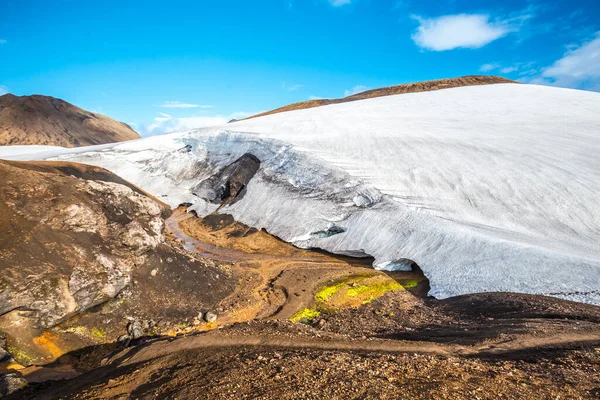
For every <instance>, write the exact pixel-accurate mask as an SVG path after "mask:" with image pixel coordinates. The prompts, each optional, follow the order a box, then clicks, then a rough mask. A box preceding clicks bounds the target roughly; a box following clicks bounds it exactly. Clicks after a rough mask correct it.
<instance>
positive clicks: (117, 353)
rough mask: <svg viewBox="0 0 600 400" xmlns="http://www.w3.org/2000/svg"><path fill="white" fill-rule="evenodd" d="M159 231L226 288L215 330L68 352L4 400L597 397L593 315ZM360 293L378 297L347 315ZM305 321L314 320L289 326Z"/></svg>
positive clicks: (204, 230)
mask: <svg viewBox="0 0 600 400" xmlns="http://www.w3.org/2000/svg"><path fill="white" fill-rule="evenodd" d="M167 222H168V223H167V226H168V229H169V230H170V231H171V233H172V235H173V237H172V240H174V241H177V242H180V243H181V244H183V245H184V246H185V247H186V248H187V249H188V250H189V251H190V252H191V253H193V254H194V255H195V256H201V257H202V258H203V259H205V260H207V262H208V261H211V262H214V263H219V262H220V263H224V264H226V265H229V267H230V268H231V274H232V276H234V277H235V279H237V281H238V284H237V285H236V288H235V289H234V292H233V293H232V294H231V295H229V296H227V297H225V298H224V299H223V300H222V301H221V303H220V307H221V309H222V314H221V316H220V318H219V320H218V323H217V324H215V325H213V326H208V327H207V326H205V325H201V326H198V327H188V328H185V329H182V330H181V331H180V332H179V333H189V334H190V335H186V336H180V337H177V338H174V337H171V338H167V337H158V338H146V339H142V340H140V341H138V342H136V343H134V344H133V346H131V347H126V348H123V347H120V346H118V345H115V344H106V345H99V346H94V347H90V348H87V349H82V350H80V351H77V352H73V353H70V354H68V355H65V356H62V357H61V358H59V359H58V360H57V362H56V363H54V364H51V365H48V366H46V367H44V368H41V369H40V368H37V369H29V370H24V371H22V373H23V375H25V376H26V377H27V379H28V381H29V382H30V385H29V387H28V388H26V389H25V390H24V391H21V392H19V393H17V394H15V396H17V397H15V398H32V399H33V398H35V399H54V398H77V399H96V398H106V399H122V398H148V399H150V398H180V399H188V398H190V399H201V398H211V399H215V398H265V399H280V398H283V399H296V398H311V399H312V398H324V399H329V398H331V399H347V398H356V399H364V398H371V399H376V398H389V399H398V398H419V399H421V398H422V399H430V398H436V399H437V398H450V399H463V398H479V399H496V398H511V399H555V398H559V397H560V398H568V399H594V398H598V396H600V308H599V307H595V306H590V305H585V304H580V303H573V302H569V301H564V300H558V299H554V298H549V297H544V296H531V295H520V294H510V293H487V294H475V295H467V296H460V297H456V298H452V299H447V300H442V301H438V300H435V299H432V298H428V297H427V296H426V293H427V289H428V288H427V282H426V280H424V279H423V276H422V274H421V273H420V272H419V271H415V272H408V273H389V274H384V273H381V272H377V271H373V270H372V269H369V268H368V264H369V262H370V261H371V260H354V259H347V258H344V257H336V256H334V255H330V254H325V253H318V252H313V251H309V250H302V249H297V248H295V247H293V246H290V245H289V244H286V243H283V242H281V241H279V240H278V239H277V238H274V237H272V236H270V235H268V234H267V233H266V232H264V231H257V230H254V229H250V228H248V227H246V226H243V225H241V224H239V223H237V222H235V221H234V220H233V219H232V218H231V217H229V216H227V215H212V216H209V217H207V218H205V219H198V218H195V217H194V216H193V215H192V214H185V213H184V212H183V210H181V209H180V210H175V211H174V213H173V215H172V217H171V218H170V219H169V220H168V221H167ZM219 260H221V261H219ZM357 282H358V283H357ZM389 282H397V283H398V285H396V286H391V287H392V288H393V290H389V291H385V293H384V291H381V293H379V292H377V291H378V290H380V289H381V287H388V286H389ZM386 285H388V286H386ZM363 289H370V290H374V291H375V292H377V293H378V294H377V295H375V296H374V297H373V298H372V299H371V298H369V299H367V300H364V298H363V301H362V303H359V304H356V303H353V302H352V301H353V300H355V299H356V297H353V296H355V295H356V293H360V292H361V291H362V290H363ZM352 290H354V292H352ZM386 290H387V289H386ZM324 293H327V296H325V295H324ZM319 299H321V300H319ZM323 299H325V300H323ZM346 300H349V301H346ZM303 309H304V310H307V309H317V310H319V311H320V315H318V316H317V317H315V318H314V319H312V320H305V323H293V322H290V321H289V318H290V317H292V316H293V315H294V314H295V313H297V312H298V311H299V310H303ZM242 321H247V322H242ZM215 327H218V328H220V329H213V330H210V329H211V328H215ZM206 330H209V331H208V332H202V331H206ZM73 374H81V375H79V376H77V377H76V378H72V377H73ZM57 378H65V379H67V380H65V381H61V382H60V383H55V382H53V381H49V380H48V379H57ZM38 382H39V383H38Z"/></svg>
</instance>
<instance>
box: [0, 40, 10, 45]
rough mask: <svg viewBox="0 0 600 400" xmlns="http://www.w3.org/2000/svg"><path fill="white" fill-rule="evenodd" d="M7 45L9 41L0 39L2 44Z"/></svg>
mask: <svg viewBox="0 0 600 400" xmlns="http://www.w3.org/2000/svg"><path fill="white" fill-rule="evenodd" d="M6 43H8V41H7V40H4V39H0V44H6Z"/></svg>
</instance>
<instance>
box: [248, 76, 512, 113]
mask: <svg viewBox="0 0 600 400" xmlns="http://www.w3.org/2000/svg"><path fill="white" fill-rule="evenodd" d="M495 83H516V82H515V81H511V80H510V79H506V78H502V77H501V76H485V75H471V76H463V77H460V78H450V79H436V80H432V81H424V82H415V83H407V84H404V85H396V86H388V87H384V88H379V89H371V90H366V91H364V92H360V93H357V94H353V95H351V96H347V97H344V98H341V99H317V100H308V101H302V102H299V103H293V104H288V105H287V106H283V107H280V108H276V109H275V110H271V111H266V112H264V113H260V114H256V115H253V116H251V117H248V118H245V119H250V118H257V117H263V116H265V115H270V114H277V113H280V112H285V111H292V110H303V109H305V108H313V107H320V106H326V105H328V104H339V103H347V102H349V101H356V100H364V99H371V98H374V97H382V96H392V95H395V94H404V93H418V92H429V91H431V90H440V89H449V88H453V87H461V86H473V85H492V84H495Z"/></svg>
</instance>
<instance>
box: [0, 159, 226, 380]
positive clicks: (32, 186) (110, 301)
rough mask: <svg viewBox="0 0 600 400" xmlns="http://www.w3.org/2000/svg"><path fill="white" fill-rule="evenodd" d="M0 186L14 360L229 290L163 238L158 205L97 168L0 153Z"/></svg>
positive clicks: (121, 330)
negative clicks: (23, 159) (11, 157)
mask: <svg viewBox="0 0 600 400" xmlns="http://www.w3.org/2000/svg"><path fill="white" fill-rule="evenodd" d="M0 187H2V190H1V191H0V337H4V336H6V339H7V347H6V348H7V350H8V351H9V352H10V353H11V354H12V355H13V357H14V358H15V359H16V361H18V362H19V363H21V364H23V365H29V364H40V363H44V362H48V361H52V360H54V359H55V358H56V357H58V356H59V355H61V354H64V353H65V352H68V351H71V350H73V349H78V348H81V347H85V346H89V345H92V344H95V343H98V342H101V343H104V342H106V341H115V340H116V339H117V337H118V336H120V335H123V334H125V333H126V329H125V328H126V326H127V324H128V322H130V321H132V320H139V321H140V323H142V322H143V321H147V323H146V324H145V328H144V330H146V331H148V330H149V329H151V330H153V331H154V330H156V329H158V328H156V327H154V323H150V321H154V322H156V323H157V322H159V321H163V322H164V323H165V324H167V323H169V324H171V323H172V324H175V323H179V322H181V321H183V320H186V319H191V318H193V317H195V316H197V315H198V312H199V311H201V310H212V309H214V307H215V305H216V304H217V303H218V302H219V301H220V300H221V299H223V298H224V297H226V296H227V295H228V294H229V293H230V292H231V291H232V289H233V283H234V282H233V281H232V279H231V278H230V276H229V275H228V273H227V271H226V270H223V269H221V268H220V267H217V266H215V265H214V264H212V263H210V262H201V261H199V260H197V259H194V258H193V257H190V255H188V254H186V253H185V252H183V251H182V250H180V249H178V248H177V247H176V246H174V245H173V244H172V243H171V242H170V241H169V239H168V238H167V237H165V235H164V219H165V218H166V217H168V215H169V214H170V209H169V208H168V207H167V206H166V205H164V204H162V203H160V202H158V201H156V200H155V199H153V198H152V197H150V196H147V195H146V194H145V193H144V192H142V191H141V190H140V189H138V188H136V187H135V186H133V185H131V184H129V183H128V182H126V181H124V180H123V179H121V178H119V177H117V176H115V175H114V174H112V173H110V172H109V171H107V170H104V169H102V168H98V167H92V166H87V165H82V164H75V163H64V162H26V163H23V162H6V161H1V160H0ZM92 309H93V310H95V311H94V312H92V313H86V311H88V310H92ZM58 325H60V326H61V327H63V328H62V330H57V328H56V327H57V326H58ZM151 325H152V326H151ZM165 326H166V325H165ZM165 329H166V328H165ZM0 347H2V346H0ZM0 358H3V357H0ZM1 369H2V368H1V366H0V370H1ZM1 372H2V371H0V373H1Z"/></svg>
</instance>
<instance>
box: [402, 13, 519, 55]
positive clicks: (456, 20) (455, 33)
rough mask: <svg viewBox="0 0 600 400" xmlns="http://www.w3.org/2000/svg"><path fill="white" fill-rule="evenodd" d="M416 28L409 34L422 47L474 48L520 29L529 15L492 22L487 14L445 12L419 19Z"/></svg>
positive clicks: (441, 49) (443, 49)
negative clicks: (453, 13) (449, 13)
mask: <svg viewBox="0 0 600 400" xmlns="http://www.w3.org/2000/svg"><path fill="white" fill-rule="evenodd" d="M412 18H413V19H415V20H417V21H419V27H418V28H417V31H416V32H415V33H414V34H413V35H412V36H411V37H412V39H413V41H414V42H415V43H416V45H417V46H419V47H420V48H422V49H426V50H432V51H445V50H452V49H457V48H465V49H477V48H480V47H483V46H485V45H486V44H488V43H491V42H493V41H494V40H497V39H500V38H501V37H503V36H506V35H508V34H509V33H511V32H515V31H517V30H518V29H519V26H520V24H522V22H523V21H524V20H525V19H527V18H529V17H528V16H527V15H522V16H518V17H514V18H510V19H507V20H498V21H491V20H490V16H489V15H486V14H456V15H444V16H441V17H438V18H422V17H420V16H416V15H413V16H412Z"/></svg>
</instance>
